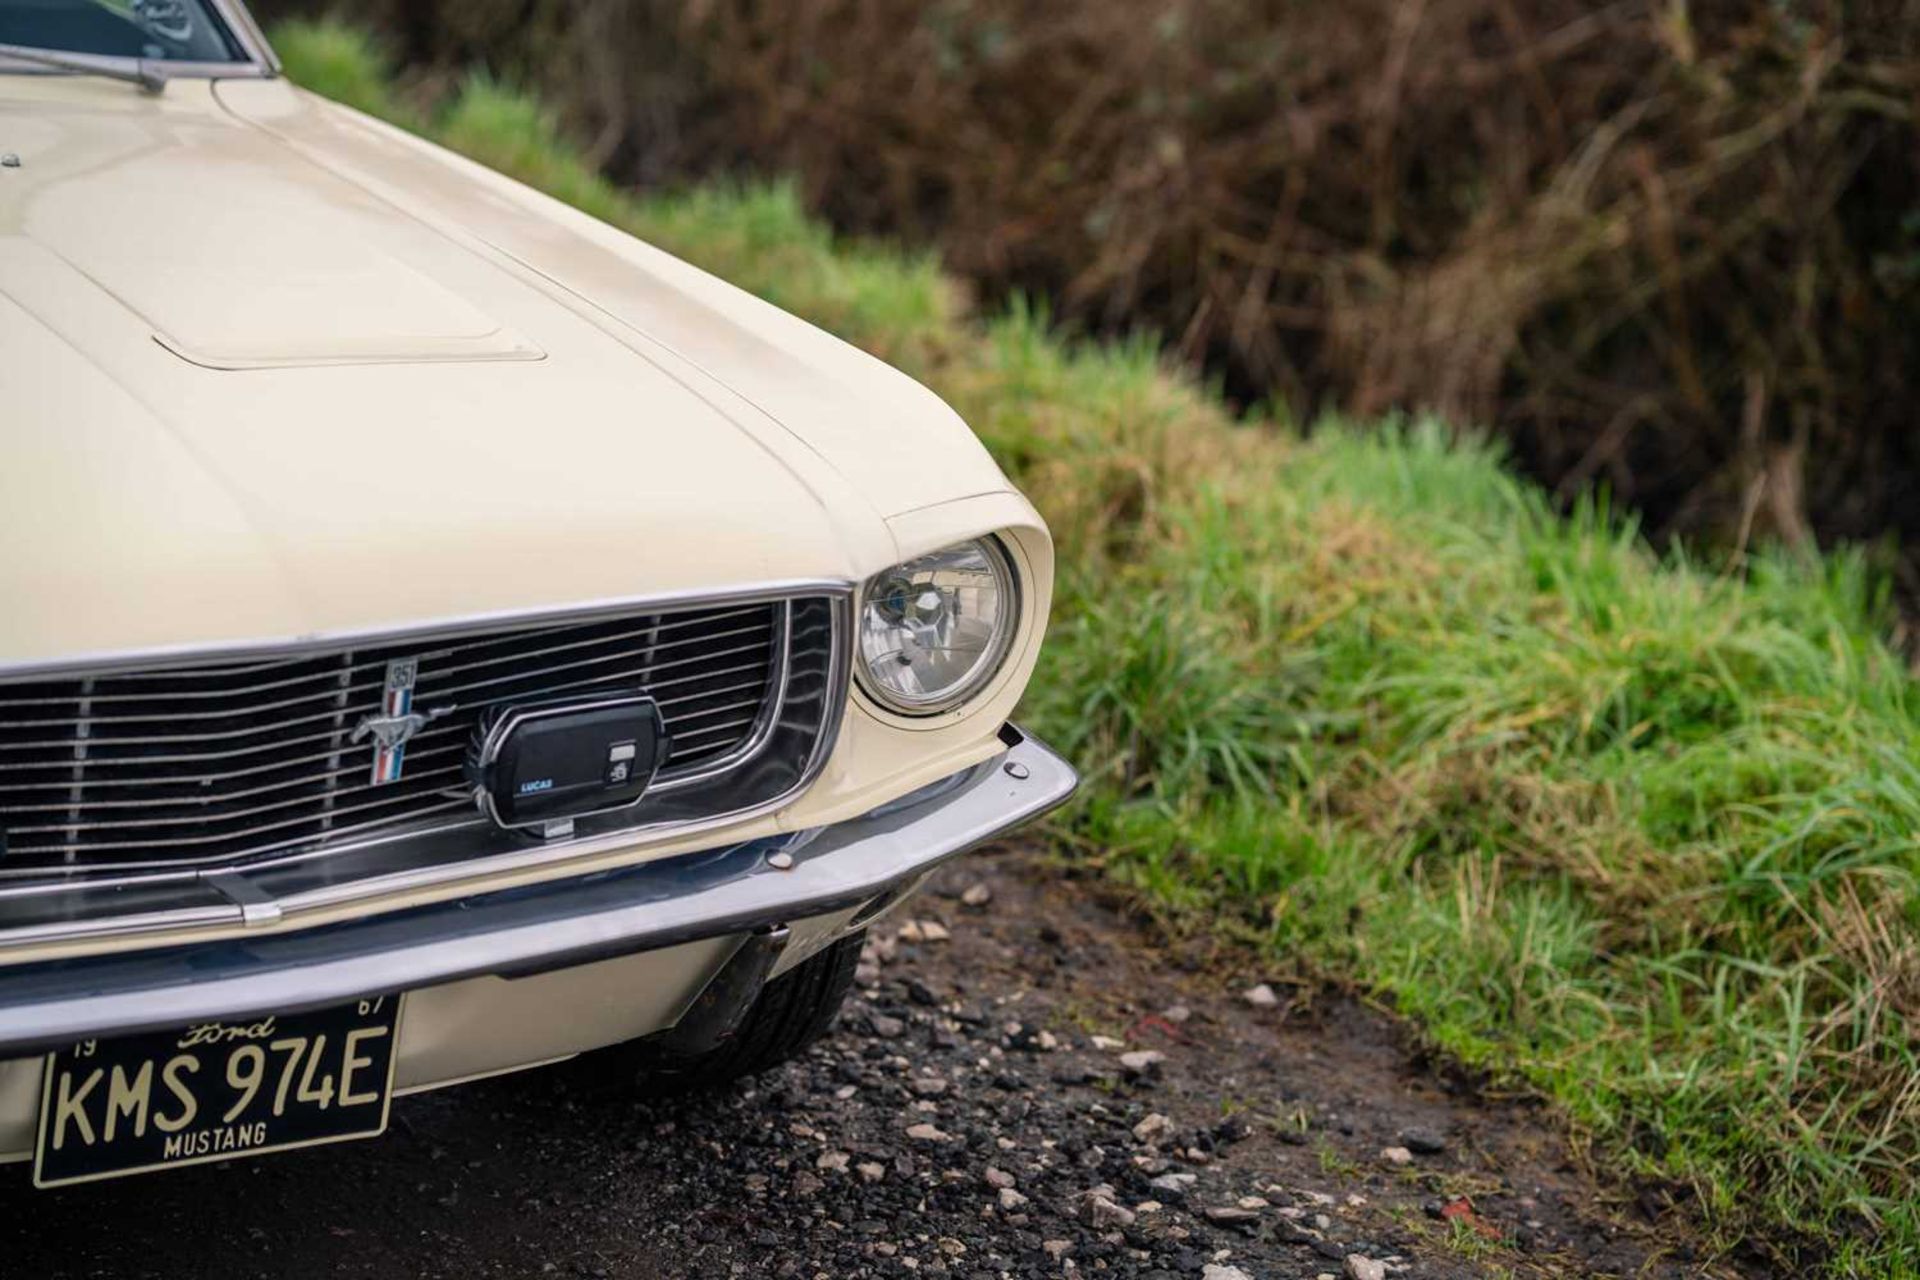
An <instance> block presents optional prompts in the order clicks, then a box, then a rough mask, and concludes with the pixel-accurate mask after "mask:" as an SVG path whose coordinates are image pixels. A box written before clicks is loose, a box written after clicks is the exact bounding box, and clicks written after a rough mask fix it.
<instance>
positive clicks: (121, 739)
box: [0, 601, 794, 872]
mask: <svg viewBox="0 0 1920 1280" xmlns="http://www.w3.org/2000/svg"><path fill="white" fill-rule="evenodd" d="M793 607H794V606H793V604H792V603H790V602H786V601H776V602H772V603H756V604H740V605H731V606H724V607H712V608H701V609H685V610H674V611H664V612H656V613H647V614H633V615H626V616H618V617H610V618H599V619H595V620H592V621H579V622H569V623H563V624H556V625H530V626H529V625H523V626H517V627H512V628H495V629H490V630H486V631H476V632H473V633H469V634H464V635H455V636H452V637H445V636H440V637H435V638H433V639H431V640H416V641H412V642H401V643H394V644H383V645H374V646H363V647H356V648H351V649H347V648H343V649H338V650H334V651H330V652H323V653H315V654H304V655H301V656H298V657H289V658H284V659H277V660H273V661H230V662H221V663H209V664H206V665H198V666H192V667H183V668H174V669H153V670H133V671H112V672H102V673H100V674H97V675H83V676H77V677H69V678H64V679H53V680H35V681H32V682H16V683H5V684H0V832H3V833H4V855H3V856H0V872H12V871H38V872H44V871H46V870H48V869H52V868H60V867H73V868H81V869H85V868H99V867H108V866H111V867H127V866H148V865H155V864H160V865H175V864H180V863H195V864H198V863H205V862H224V861H228V860H235V859H244V858H248V857H251V856H253V855H257V854H263V853H274V852H280V851H286V850H293V849H300V850H310V849H321V850H324V849H325V848H326V847H327V846H328V845H330V844H342V843H348V842H353V841H358V840H361V839H364V838H367V837H370V836H378V835H383V834H385V833H388V832H391V831H404V830H409V829H412V828H415V827H421V826H440V825H445V824H448V823H453V822H459V821H465V820H469V819H471V818H472V816H473V813H474V809H473V802H472V800H471V798H470V797H469V795H468V793H467V790H466V787H465V784H464V782H463V780H462V773H461V768H462V762H463V758H464V754H465V750H466V745H467V742H468V739H469V738H470V736H471V735H472V732H473V728H474V724H475V722H476V721H477V720H478V718H479V717H480V715H481V714H482V712H484V710H485V709H486V708H487V707H488V706H489V705H492V704H495V703H500V702H507V701H514V700H520V699H526V698H531V697H544V696H549V695H554V694H564V693H571V692H575V691H581V692H591V691H594V690H597V689H603V688H607V687H616V686H618V687H625V686H635V685H637V686H639V687H640V688H642V689H644V690H645V691H647V692H648V693H650V694H651V695H652V696H653V697H654V699H655V700H656V701H657V702H658V703H659V705H660V709H661V712H662V714H663V716H664V718H665V721H666V724H667V729H668V733H669V735H670V737H671V740H672V742H671V748H670V751H669V754H668V756H667V759H666V762H665V765H664V767H663V769H662V771H661V774H660V776H659V779H658V781H657V782H656V788H657V789H665V790H671V789H672V787H673V786H674V785H675V783H676V781H677V780H691V779H694V778H706V777H709V776H712V775H714V774H715V773H718V772H723V771H725V770H726V769H728V768H731V767H733V766H735V765H737V764H742V763H744V762H745V761H746V760H747V759H748V758H750V757H751V756H752V755H753V752H754V750H755V749H756V747H757V745H758V744H759V743H760V742H761V741H763V740H764V738H765V732H764V731H765V730H766V729H767V728H768V727H769V722H770V719H771V716H772V714H773V711H774V709H775V704H776V701H777V695H778V693H779V690H780V688H781V687H782V684H783V681H782V680H781V679H780V675H781V665H782V663H783V662H784V661H785V660H786V656H787V654H786V645H787V641H788V628H789V626H790V617H791V613H792V609H793ZM397 658H414V659H417V660H418V663H419V675H418V679H417V683H416V684H415V686H414V694H413V707H414V710H416V711H429V710H432V711H438V710H440V709H442V708H446V709H449V710H448V713H447V714H446V715H444V716H443V717H441V718H437V719H435V720H433V721H432V722H431V723H430V724H428V725H426V726H425V727H424V728H422V729H421V730H420V731H419V732H418V733H417V734H416V735H415V736H414V737H413V738H412V740H411V741H409V742H408V743H407V747H406V757H405V765H404V771H403V774H402V777H401V779H400V780H399V781H398V782H393V783H388V784H384V785H375V784H374V783H373V781H372V778H371V765H372V754H373V745H372V743H371V741H369V740H366V739H362V741H360V742H359V743H355V742H353V741H352V735H353V731H354V729H355V727H356V726H357V725H358V724H359V722H360V720H361V719H362V718H363V717H366V716H373V715H379V714H380V713H381V701H382V695H383V691H384V687H385V676H386V666H387V663H388V662H389V661H392V660H394V659H397Z"/></svg>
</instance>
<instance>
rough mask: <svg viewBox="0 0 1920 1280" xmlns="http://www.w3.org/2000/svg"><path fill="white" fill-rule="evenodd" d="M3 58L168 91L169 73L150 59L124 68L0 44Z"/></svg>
mask: <svg viewBox="0 0 1920 1280" xmlns="http://www.w3.org/2000/svg"><path fill="white" fill-rule="evenodd" d="M0 57H7V58H14V59H17V60H18V61H21V62H33V63H38V64H39V65H40V66H43V67H55V68H58V69H59V70H61V71H74V72H78V73H79V74H81V75H86V76H106V77H108V78H109V79H112V80H125V81H126V82H127V83H128V84H137V85H139V86H140V87H141V88H142V89H145V90H146V91H147V92H148V93H164V92H165V91H166V88H167V76H166V73H165V72H163V71H161V70H160V69H159V68H158V67H156V66H154V65H153V63H152V61H151V60H149V59H147V58H134V59H132V60H131V61H132V64H133V65H132V66H124V65H121V63H119V62H106V61H95V60H94V59H93V58H89V57H87V56H86V55H84V54H70V53H59V52H57V51H55V50H52V49H35V48H33V47H31V46H29V45H23V44H0Z"/></svg>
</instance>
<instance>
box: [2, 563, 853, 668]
mask: <svg viewBox="0 0 1920 1280" xmlns="http://www.w3.org/2000/svg"><path fill="white" fill-rule="evenodd" d="M853 588H854V583H853V581H852V580H851V579H849V578H794V579H791V580H785V581H776V582H763V583H756V584H753V585H750V586H741V587H734V588H729V589H727V590H723V591H669V592H660V593H656V594H653V595H638V596H613V597H609V598H607V599H605V600H593V601H588V602H586V603H584V604H575V605H558V606H555V605H540V606H533V607H529V608H524V609H496V610H492V611H490V612H486V613H472V614H461V615H459V616H456V617H451V618H439V619H435V620H433V621H430V622H417V623H404V624H401V625H398V626H387V627H349V628H344V629H342V630H339V631H316V632H314V633H313V634H312V635H308V636H293V637H282V638H279V639H260V640H236V641H231V642H223V643H220V644H215V645H191V644H183V645H158V646H155V647H153V648H148V649H120V650H109V651H107V652H104V653H94V654H86V655H82V656H79V657H66V656H63V657H59V658H46V659H16V660H14V661H11V662H7V661H0V682H8V683H11V682H14V681H21V680H40V679H45V678H48V677H55V676H63V675H68V676H70V675H109V674H113V673H116V672H122V671H131V670H154V669H158V668H163V667H193V666H200V665H202V664H204V663H209V662H224V661H229V660H232V659H236V658H298V657H303V656H306V655H309V654H313V653H319V652H325V651H326V650H329V649H340V648H364V647H367V646H369V645H381V646H385V645H389V644H393V645H399V644H412V643H416V642H419V641H425V640H439V639H447V638H450V637H452V636H455V635H458V634H460V633H461V632H466V631H482V630H487V629H489V628H493V627H511V626H515V625H518V624H521V623H525V624H527V625H529V626H537V625H539V624H540V623H542V622H556V623H561V622H591V621H593V620H594V619H596V618H604V617H610V616H613V615H616V614H621V613H646V612H654V611H659V610H665V609H675V608H699V607H702V606H713V607H715V608H719V607H721V606H725V605H730V604H768V603H771V602H773V601H775V600H782V599H788V598H791V597H794V596H846V597H851V596H852V594H853Z"/></svg>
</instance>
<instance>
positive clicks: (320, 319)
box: [0, 0, 1074, 1185]
mask: <svg viewBox="0 0 1920 1280" xmlns="http://www.w3.org/2000/svg"><path fill="white" fill-rule="evenodd" d="M0 153H4V154H0V427H3V429H4V444H5V449H4V453H3V454H0V458H4V465H0V536H3V537H4V539H5V542H4V546H5V554H4V556H0V602H4V603H0V1156H4V1157H5V1158H7V1159H12V1160H20V1161H26V1160H31V1161H32V1162H33V1175H34V1179H35V1181H36V1182H38V1183H39V1184H41V1185H55V1184H61V1183H69V1182H77V1181H82V1180H87V1179H93V1178H101V1177H108V1176H112V1175H115V1174H121V1173H128V1172H133V1171H137V1170H146V1169H157V1168H164V1167H171V1166H175V1165H185V1164H191V1163H194V1162H197V1161H206V1160H219V1159H230V1158H232V1157H235V1156H239V1155H252V1154H257V1153H260V1152H265V1151H271V1150H275V1149H283V1148H287V1147H293V1146H301V1145H307V1144H313V1143H322V1142H333V1141H340V1140H345V1139H350V1138H360V1137H367V1136H371V1135H374V1134H377V1133H379V1132H380V1131H381V1130H382V1128H383V1127H384V1125H385V1124H386V1120H387V1113H388V1103H389V1100H390V1099H391V1098H392V1097H394V1096H396V1095H401V1094H406V1093H411V1092H414V1091H418V1090H423V1089H431V1088H437V1087H439V1086H442V1085H447V1084H453V1083H457V1082H459V1081H463V1080H471V1079H473V1078H475V1077H478V1076H485V1075H490V1074H494V1073H498V1072H505V1071H511V1070H514V1069H516V1068H520V1067H526V1066H531V1065H534V1064H537V1063H544V1062H550V1061H553V1060H556V1059H560V1058H564V1057H567V1056H569V1055H574V1054H579V1053H582V1052H585V1051H588V1050H602V1049H606V1048H607V1047H609V1046H616V1045H619V1046H623V1048H621V1049H619V1050H616V1051H614V1052H615V1054H616V1055H620V1060H621V1061H623V1062H625V1061H629V1060H631V1061H633V1062H637V1063H643V1064H650V1065H651V1066H652V1067H653V1068H654V1069H656V1070H662V1071H669V1072H678V1073H682V1074H688V1073H691V1074H693V1075H696V1076H699V1077H704V1078H713V1079H718V1078H724V1077H726V1076H729V1075H735V1074H739V1073H742V1072H746V1071H752V1070H755V1069H757V1068H760V1067H763V1066H765V1065H768V1064H770V1063H772V1062H774V1061H777V1060H778V1059H779V1058H781V1057H782V1056H784V1055H787V1054H790V1053H792V1052H794V1051H795V1050H796V1049H798V1048H799V1047H800V1046H801V1045H803V1044H804V1043H806V1042H807V1041H808V1040H809V1039H810V1038H811V1037H813V1036H814V1035H816V1034H818V1033H819V1032H820V1031H821V1030H822V1029H823V1028H824V1027H825V1026H826V1024H827V1023H828V1022H829V1021H830V1019H831V1017H832V1015H833V1012H834V1010H835V1008H836V1006H837V1005H838V1003H839V1001H840V999H841V996H842V995H843V993H844V991H845V989H846V987H847V985H848V983H849V979H850V974H851V970H852V965H853V960H854V957H855V955H856V953H857V949H858V946H859V939H860V937H861V935H862V931H863V930H864V929H865V927H866V926H867V925H868V924H869V923H870V922H872V921H873V920H874V919H875V918H876V917H878V916H879V915H880V914H881V913H882V912H885V911H887V910H888V909H890V908H891V907H893V906H894V905H895V904H896V903H898V902H899V901H900V900H901V899H902V897H903V896H904V895H906V894H908V893H910V892H911V891H912V890H913V889H914V888H915V887H916V886H917V885H918V884H919V883H920V882H921V881H922V880H923V879H924V878H925V876H926V875H927V874H928V872H929V871H930V870H931V869H932V868H933V867H934V866H935V865H936V864H938V863H940V862H941V861H942V860H943V859H946V858H948V857H950V856H951V855H953V854H955V853H957V852H959V851H961V850H963V849H965V848H967V847H968V846H971V845H973V844H976V843H978V842H979V841H981V840H983V839H986V838H988V837H991V836H993V835H995V834H996V833H999V832H1002V831H1005V830H1007V829H1008V828H1010V827H1012V826H1013V825H1015V824H1017V823H1020V822H1022V821H1024V820H1026V819H1028V818H1031V817H1033V816H1034V815H1036V814H1038V813H1040V812H1042V811H1044V810H1046V809H1047V808H1048V807H1050V806H1052V805H1054V804H1057V803H1059V802H1060V801H1061V800H1063V799H1064V798H1065V797H1066V796H1067V795H1068V794H1069V792H1070V791H1071V790H1072V788H1073V786H1074V776H1073V773H1072V771H1071V769H1070V768H1068V766H1067V765H1066V764H1065V763H1063V762H1062V761H1061V760H1060V759H1059V758H1058V757H1057V756H1055V755H1054V754H1053V753H1052V752H1050V751H1048V750H1047V749H1046V748H1045V747H1044V746H1042V745H1041V744H1040V743H1038V742H1036V741H1035V740H1033V739H1032V738H1030V737H1028V736H1026V735H1024V734H1023V733H1021V732H1020V731H1019V730H1018V729H1016V728H1014V727H1013V726H1012V725H1011V724H1009V723H1008V716H1009V714H1010V712H1011V711H1012V709H1013V706H1014V703H1015V701H1016V700H1017V699H1018V697H1019V696H1020V692H1021V689H1022V687H1023V685H1024V684H1025V683H1026V681H1027V678H1028V674H1029V672H1030V671H1031V670H1032V668H1033V664H1034V658H1035V654H1036V651H1037V649H1038V647H1039V644H1040V638H1041V631H1042V627H1043V624H1044V621H1045V618H1046V614H1047V603H1048V598H1049V593H1050V590H1051V585H1052V584H1051V578H1052V572H1053V558H1052V552H1051V548H1050V544H1049V542H1048V537H1047V532H1046V529H1045V527H1044V526H1043V525H1042V523H1041V521H1040V519H1039V517H1038V516H1037V515H1036V514H1035V512H1034V510H1033V508H1032V507H1031V506H1029V505H1028V503H1027V502H1026V501H1025V500H1024V499H1023V498H1022V497H1021V496H1020V495H1019V494H1018V493H1017V492H1015V491H1014V490H1013V489H1012V487H1011V486H1010V485H1009V484H1008V482H1007V480H1006V478H1005V477H1004V476H1003V475H1002V474H1001V473H1000V471H999V470H998V469H997V468H996V467H995V466H994V464H993V463H992V462H991V461H990V460H989V458H988V457H987V455H986V453H985V452H984V451H983V450H982V449H981V447H980V445H979V444H978V443H977V442H976V441H975V439H974V438H973V436H972V435H971V434H970V433H969V432H968V430H967V428H966V427H965V425H964V424H962V423H961V422H960V421H959V420H958V419H957V418H956V417H955V416H954V414H953V413H952V412H951V411H950V410H948V409H947V408H946V407H945V406H944V405H943V404H942V403H941V402H940V401H939V400H938V399H936V398H935V397H934V396H933V395H931V394H930V393H928V392H927V391H925V390H924V389H922V388H921V387H919V386H918V385H916V384H915V383H913V382H912V381H910V380H908V379H907V378H905V377H903V376H902V375H900V374H898V373H896V372H894V371H893V370H891V369H889V368H887V367H885V366H884V365H881V364H879V363H877V362H876V361H874V360H872V359H870V358H869V357H867V356H865V355H863V354H861V353H860V352H858V351H856V350H853V349H852V348H850V347H848V346H846V345H844V344H843V343H841V342H839V341H837V340H836V339H834V338H832V337H829V336H828V335H827V334H825V333H822V332H820V331H819V330H817V329H814V328H812V327H810V326H808V325H806V324H804V323H802V322H800V321H798V320H796V319H794V318H792V317H790V316H788V315H786V314H784V313H782V312H780V311H778V310H776V309H775V308H773V307H771V306H768V305H767V304H765V303H762V302H759V301H756V300H755V299H754V298H752V297H749V296H747V295H746V294H743V293H741V292H740V291H738V290H736V289H734V288H731V287H730V286H728V285H726V284H723V283H721V282H720V281H718V280H715V279H713V278H712V277H710V276H707V275H705V274H703V273H701V272H700V271H697V270H695V269H693V268H691V267H689V266H687V265H685V264H684V263H681V262H679V261H677V260H675V259H673V258H671V257H669V256H667V255H666V254H664V253H661V252H659V251H658V250H655V249H652V248H650V247H648V246H647V245H645V244H641V243H638V242H636V241H635V240H633V239H631V238H629V237H627V236H625V235H623V234H621V233H620V232H617V231H614V230H612V229H610V228H608V227H607V226H605V225H603V224H601V223H598V222H596V221H594V220H592V219H590V218H588V217H585V216H583V215H582V214H580V213H578V212H575V211H573V210H571V209H569V208H566V207H564V206H562V205H560V204H558V203H556V202H554V201H552V200H550V199H547V198H545V197H543V196H541V195H538V194H536V193H534V192H532V191H529V190H527V189H526V188H524V187H521V186H518V185H516V184H515V183H513V182H510V181H507V180H506V179H504V178H502V177H500V176H499V175H497V174H494V173H491V172H489V171H487V170H485V169H482V168H480V167H478V166H476V165H473V164H471V163H468V162H466V161H464V160H462V159H460V158H458V157H456V156H453V155H450V154H448V153H446V152H443V151H440V150H437V149H435V148H434V147H432V146H429V145H427V144H425V143H423V142H421V141H419V140H418V139H416V138H413V137H410V136H408V135H406V134H404V133H401V132H399V131H397V130H395V129H392V128H389V127H387V126H385V125H382V124H379V123H376V122H374V121H372V120H369V119H366V118H364V117H362V116H360V115H358V114H355V113H354V112H352V111H348V110H345V109H343V108H341V107H338V106H334V105H331V104H329V103H327V102H325V101H322V100H320V99H317V98H315V97H313V96H311V95H309V94H306V93H303V92H301V91H300V90H298V89H296V88H294V87H293V86H292V85H290V84H288V83H287V82H286V81H285V80H283V79H281V78H279V77H278V76H277V75H276V64H275V62H274V59H273V56H272V54H271V52H270V51H269V50H268V48H267V46H266V44H265V42H264V41H263V40H262V38H261V36H260V34H259V31H258V30H257V29H256V27H255V25H254V23H253V22H252V20H251V19H250V18H249V17H248V15H247V14H246V13H245V12H244V11H243V10H241V9H240V8H239V7H238V6H237V4H236V3H235V0H0ZM530 1087H537V1084H533V1083H530Z"/></svg>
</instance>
